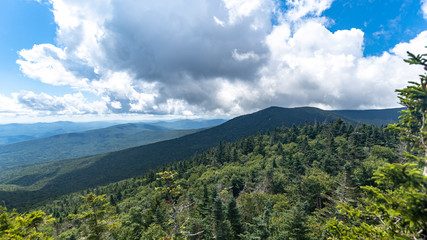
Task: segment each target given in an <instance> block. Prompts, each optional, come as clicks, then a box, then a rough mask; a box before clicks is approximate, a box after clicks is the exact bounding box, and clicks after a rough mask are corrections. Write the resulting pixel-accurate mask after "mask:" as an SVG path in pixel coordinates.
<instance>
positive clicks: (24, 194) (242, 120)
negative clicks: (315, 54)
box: [0, 107, 354, 204]
mask: <svg viewBox="0 0 427 240" xmlns="http://www.w3.org/2000/svg"><path fill="white" fill-rule="evenodd" d="M338 118H344V120H345V121H347V122H350V123H354V121H353V120H351V119H348V118H346V117H342V116H340V115H338V114H337V113H334V112H329V111H323V110H321V109H317V108H311V107H302V108H279V107H270V108H267V109H264V110H261V111H259V112H256V113H252V114H248V115H243V116H240V117H237V118H234V119H232V120H229V121H227V122H225V123H223V124H221V125H219V126H216V127H212V128H209V129H206V130H204V131H201V132H197V133H193V134H190V135H186V136H183V137H180V138H177V139H172V140H167V141H162V142H157V143H152V144H148V145H144V146H140V147H135V148H130V149H125V150H121V151H116V152H111V153H108V154H102V155H97V156H92V157H87V158H79V159H73V160H61V161H55V162H51V163H46V164H38V165H33V166H28V167H25V168H13V169H10V170H6V171H3V172H2V173H1V174H0V184H1V185H0V188H1V189H2V190H3V191H2V192H0V199H6V200H8V202H9V203H11V202H15V203H16V204H18V203H21V204H23V203H22V200H23V199H25V201H26V204H32V203H35V202H38V201H41V200H44V199H46V198H48V197H53V196H58V195H62V194H65V193H69V192H74V191H77V190H81V189H85V188H88V187H94V186H99V185H103V184H107V183H110V182H115V181H118V180H122V179H125V178H129V177H133V176H136V175H140V174H142V173H144V172H147V171H148V170H150V169H154V168H156V167H159V166H161V165H163V164H167V163H171V162H175V161H180V160H183V159H185V158H188V157H190V156H192V155H193V154H194V153H196V152H200V151H203V150H206V149H208V148H210V147H213V146H215V145H217V144H218V143H219V142H220V141H227V142H231V141H235V140H237V139H240V138H243V137H246V136H250V135H254V134H257V133H258V132H265V131H267V130H273V129H274V128H276V127H280V126H292V125H293V124H295V125H300V124H309V123H316V122H317V123H323V122H329V121H334V120H336V119H338ZM20 201H21V202H20Z"/></svg>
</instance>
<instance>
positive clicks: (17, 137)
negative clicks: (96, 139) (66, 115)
mask: <svg viewBox="0 0 427 240" xmlns="http://www.w3.org/2000/svg"><path fill="white" fill-rule="evenodd" d="M116 124H119V123H118V122H68V121H59V122H52V123H11V124H2V125H0V145H1V144H10V143H15V142H21V141H28V140H33V139H39V138H45V137H50V136H53V135H58V134H64V133H72V132H81V131H87V130H92V129H98V128H105V127H110V126H113V125H116Z"/></svg>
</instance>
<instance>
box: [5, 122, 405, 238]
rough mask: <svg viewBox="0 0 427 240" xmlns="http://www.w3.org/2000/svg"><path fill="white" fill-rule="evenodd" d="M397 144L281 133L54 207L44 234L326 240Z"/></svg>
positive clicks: (376, 137) (377, 133)
mask: <svg viewBox="0 0 427 240" xmlns="http://www.w3.org/2000/svg"><path fill="white" fill-rule="evenodd" d="M397 143H398V141H397V139H396V134H394V133H392V132H390V131H386V130H384V129H383V128H379V127H376V126H370V125H358V126H353V125H350V124H346V123H344V122H343V121H342V120H337V121H335V122H332V123H328V124H316V125H306V126H301V127H296V126H293V127H290V128H288V127H282V128H276V129H275V130H274V131H271V132H267V133H266V134H263V135H261V134H258V135H256V136H250V137H248V138H244V139H241V140H239V141H237V142H234V143H225V142H221V143H220V144H219V145H218V146H217V147H215V148H212V149H210V150H209V151H206V152H203V153H200V154H196V155H194V156H193V157H191V158H190V159H188V160H186V161H182V162H178V163H175V164H171V165H168V166H164V167H161V168H159V169H156V170H155V171H154V170H153V171H150V172H149V173H147V174H145V175H144V176H141V177H136V178H132V179H128V180H124V181H121V182H118V183H113V184H110V185H107V186H105V187H97V188H95V189H90V190H86V191H84V192H80V193H77V194H72V195H69V196H65V197H63V198H61V199H59V200H56V201H53V202H50V203H46V204H45V205H44V206H41V207H40V209H41V210H43V211H44V212H46V213H47V214H51V215H52V217H53V218H54V220H52V219H50V220H49V221H48V222H47V223H45V224H43V225H42V226H40V227H39V229H40V231H41V232H42V234H44V235H46V236H51V237H55V238H58V239H76V238H80V237H83V236H93V237H94V238H95V239H96V238H102V239H110V238H111V239H163V238H164V239H170V238H173V237H175V238H174V239H183V238H184V237H186V238H187V239H325V238H327V237H331V236H332V233H333V231H332V230H331V229H330V228H329V226H332V225H331V223H328V222H329V221H330V220H329V219H331V218H333V217H337V218H339V219H342V218H343V217H344V215H343V214H342V213H340V212H338V210H337V209H336V206H337V205H338V204H339V203H340V202H345V203H348V204H350V205H351V206H356V205H357V202H358V201H359V200H360V199H361V197H362V196H364V191H363V190H362V189H361V188H360V186H377V184H376V183H375V180H374V179H372V175H373V173H374V171H375V170H376V169H377V168H378V167H379V166H381V165H383V164H385V163H392V162H399V161H401V159H399V156H398V154H397V153H396V150H397V149H396V147H397V146H398V145H397ZM156 172H158V173H157V174H156ZM81 196H84V197H81ZM3 214H6V213H5V212H3ZM10 214H12V213H10ZM42 218H47V217H46V216H43V217H41V219H42ZM95 218H96V221H94V219H95ZM373 221H375V220H374V219H373ZM41 222H42V221H40V223H41ZM11 224H13V223H11ZM41 229H43V230H41ZM49 229H50V230H49Z"/></svg>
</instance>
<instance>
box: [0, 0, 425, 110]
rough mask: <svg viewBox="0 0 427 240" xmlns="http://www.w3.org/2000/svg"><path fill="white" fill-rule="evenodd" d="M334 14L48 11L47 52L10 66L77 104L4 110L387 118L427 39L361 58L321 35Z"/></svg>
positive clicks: (252, 2) (136, 6)
mask: <svg viewBox="0 0 427 240" xmlns="http://www.w3.org/2000/svg"><path fill="white" fill-rule="evenodd" d="M332 2H333V0H287V1H285V3H284V4H280V3H279V2H278V1H275V0H222V1H208V0H185V1H184V0H165V1H149V2H140V1H133V0H108V1H105V0H94V1H85V0H51V4H52V11H53V13H54V16H55V22H56V24H57V26H58V28H57V44H56V45H52V44H40V45H34V46H33V48H31V49H25V50H21V51H20V52H19V54H20V59H19V60H18V61H17V63H18V64H19V65H20V68H21V71H22V72H23V73H24V74H25V75H27V76H29V77H30V78H34V79H38V80H39V81H42V82H44V83H47V84H51V85H61V86H64V85H65V86H70V87H72V88H74V89H75V90H77V91H79V92H80V93H78V94H69V95H65V96H62V97H54V96H48V95H45V94H36V93H32V92H21V93H19V94H17V95H16V97H15V98H14V99H13V101H15V102H16V104H20V105H21V106H25V107H26V108H32V109H35V110H37V111H45V112H52V113H58V114H65V113H69V114H73V113H78V114H86V113H109V112H110V113H144V114H176V115H185V116H192V115H197V114H200V113H210V114H212V115H223V114H242V113H246V112H249V111H254V110H257V109H260V108H264V107H268V106H270V105H279V106H287V107H289V106H302V105H311V106H319V107H322V108H330V109H336V108H372V107H392V106H396V105H397V104H396V102H397V98H396V95H395V93H394V89H396V88H400V87H403V86H404V85H405V84H406V83H407V81H408V80H416V79H417V76H418V74H419V70H418V69H415V68H414V67H413V66H408V65H407V64H405V63H404V62H403V61H402V58H405V57H406V50H410V51H413V52H416V53H419V52H421V51H423V50H424V46H423V44H424V43H425V42H427V32H423V33H421V34H420V35H418V36H417V38H415V39H413V40H411V41H409V42H407V43H401V44H399V45H397V46H396V47H394V48H393V49H391V50H390V51H388V52H384V53H383V54H382V55H381V56H378V57H365V56H364V55H363V48H364V46H363V40H364V33H363V32H362V31H361V30H360V29H348V30H340V31H336V32H331V31H329V30H328V29H327V28H326V27H325V25H326V24H327V22H328V19H326V18H324V17H322V13H323V12H324V11H325V10H326V9H328V8H329V7H330V6H331V4H332ZM423 3H424V5H423V9H425V6H426V4H425V1H423ZM424 12H425V11H424ZM272 19H276V20H277V21H276V20H275V21H272ZM81 92H89V93H90V94H94V95H96V96H98V98H99V101H96V102H89V101H87V100H86V99H85V97H84V95H83V94H82V93H81ZM0 100H1V98H0Z"/></svg>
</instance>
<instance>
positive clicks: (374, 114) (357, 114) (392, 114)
mask: <svg viewBox="0 0 427 240" xmlns="http://www.w3.org/2000/svg"><path fill="white" fill-rule="evenodd" d="M403 109H405V108H390V109H380V110H334V111H332V112H334V113H337V114H339V115H341V116H344V117H346V118H349V119H352V120H353V121H356V122H360V123H366V124H374V125H377V126H381V125H384V126H385V125H388V124H390V123H395V122H397V121H398V120H399V116H400V114H399V111H401V110H403Z"/></svg>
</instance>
